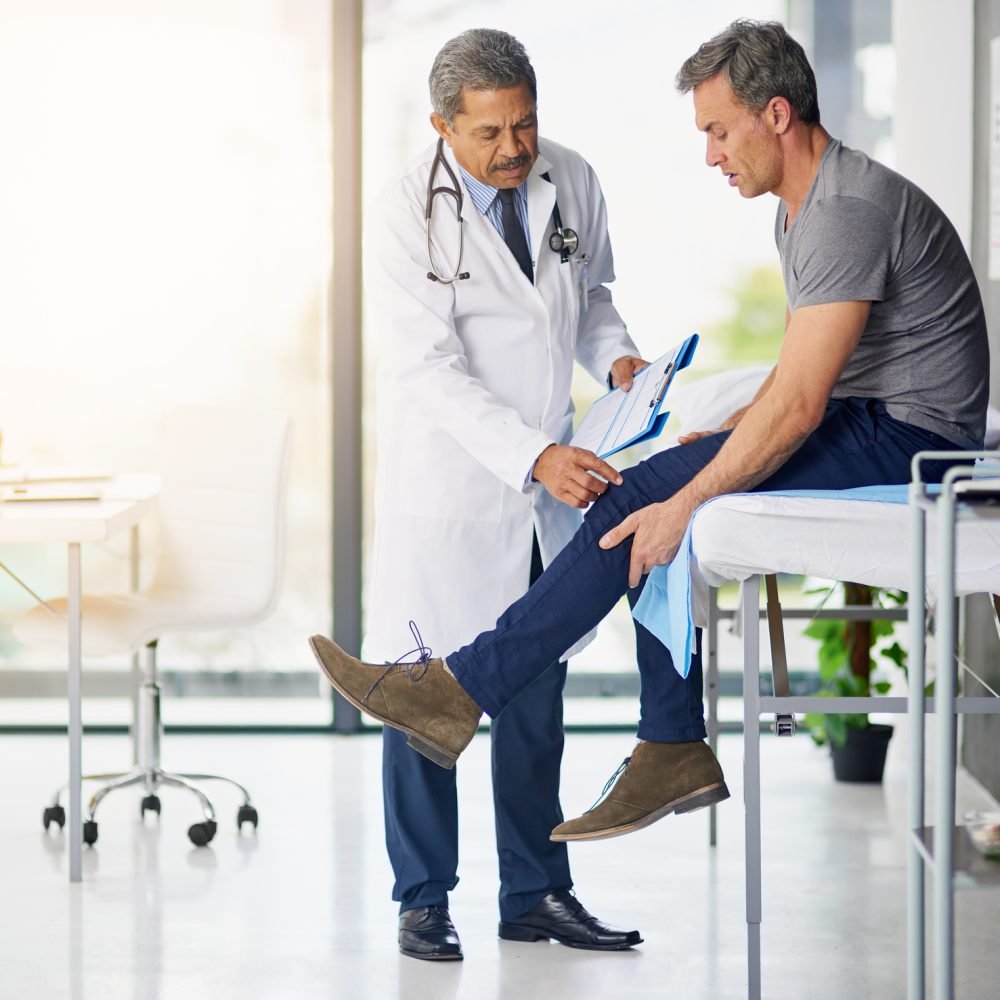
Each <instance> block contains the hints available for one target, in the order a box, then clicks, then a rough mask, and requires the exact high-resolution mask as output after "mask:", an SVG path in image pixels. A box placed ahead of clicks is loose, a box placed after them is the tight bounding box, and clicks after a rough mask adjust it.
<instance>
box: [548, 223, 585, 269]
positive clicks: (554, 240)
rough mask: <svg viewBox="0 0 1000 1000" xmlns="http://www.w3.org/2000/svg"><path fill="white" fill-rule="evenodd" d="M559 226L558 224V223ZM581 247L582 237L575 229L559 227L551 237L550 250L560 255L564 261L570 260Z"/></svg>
mask: <svg viewBox="0 0 1000 1000" xmlns="http://www.w3.org/2000/svg"><path fill="white" fill-rule="evenodd" d="M556 225H557V226H558V222H557V223H556ZM579 247H580V237H579V236H577V235H576V230H575V229H563V228H562V227H559V228H557V229H556V231H555V232H554V233H552V234H551V235H550V236H549V248H550V249H552V250H554V251H555V252H556V253H557V254H559V255H560V256H561V257H562V259H563V260H564V261H566V260H568V259H569V258H570V257H572V256H573V254H575V253H576V251H577V250H578V249H579Z"/></svg>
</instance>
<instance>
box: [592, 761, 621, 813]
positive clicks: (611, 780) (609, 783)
mask: <svg viewBox="0 0 1000 1000" xmlns="http://www.w3.org/2000/svg"><path fill="white" fill-rule="evenodd" d="M631 759H632V757H631V755H630V756H628V757H626V758H625V759H624V760H623V761H622V762H621V763H620V764H619V765H618V770H616V771H615V773H614V774H612V775H611V777H610V778H608V781H607V784H605V786H604V787H603V788H602V789H601V794H600V795H598V796H597V801H596V802H595V803H594V804H593V805H592V806H591V807H590V808H589V809H588V810H587V812H593V811H594V810H595V809H596V808H597V807H598V806H599V805H600V804H601V803H602V802H603V801H604V799H605V796H606V795H607V794H608V792H610V791H611V789H612V788H613V787H614V784H615V782H616V781H617V780H618V776H619V775H622V774H624V773H625V772H626V771H627V770H628V765H629V761H630V760H631Z"/></svg>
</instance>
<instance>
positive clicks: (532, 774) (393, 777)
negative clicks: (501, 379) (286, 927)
mask: <svg viewBox="0 0 1000 1000" xmlns="http://www.w3.org/2000/svg"><path fill="white" fill-rule="evenodd" d="M541 571H542V561H541V556H540V554H539V552H538V545H537V542H536V543H535V544H534V545H533V548H532V554H531V580H532V581H534V580H535V579H537V578H538V577H539V576H540V575H541ZM566 648H567V649H568V648H569V647H568V646H567V647H566ZM564 652H565V650H562V649H561V650H559V652H557V653H555V654H553V656H552V657H550V659H549V663H548V664H547V665H546V666H545V667H544V668H542V669H541V670H536V671H535V674H534V676H533V677H532V679H531V680H530V681H529V682H528V683H527V684H526V685H525V686H524V688H525V689H524V690H522V691H521V693H520V695H519V696H518V697H515V698H512V699H511V701H510V704H509V705H508V707H507V710H506V711H505V712H504V713H503V716H502V717H501V718H498V719H494V720H493V723H492V725H491V727H490V736H491V741H492V760H493V808H494V814H495V817H496V837H497V856H498V860H499V867H500V919H501V920H514V919H516V918H517V917H520V916H522V915H523V914H524V913H526V912H527V911H528V910H530V909H531V908H532V907H533V906H534V905H535V903H537V902H538V900H539V899H541V898H542V896H544V895H545V894H546V893H547V892H551V891H552V890H553V889H560V888H569V887H571V886H572V884H573V880H572V878H571V877H570V871H569V857H568V854H567V850H566V845H565V844H554V843H553V842H552V841H551V840H549V834H550V833H551V831H552V828H553V827H554V826H558V825H559V824H560V823H561V822H562V821H563V814H562V809H561V808H560V805H559V768H560V764H561V762H562V751H563V718H562V694H563V686H564V685H565V683H566V664H565V663H558V662H554V661H555V660H556V658H557V657H559V656H560V655H562V653H564ZM456 770H457V768H456ZM456 770H445V769H444V768H442V767H438V765H437V764H432V763H431V762H430V761H429V760H428V759H427V758H426V757H423V756H421V755H420V754H418V753H415V752H414V751H413V750H411V749H410V748H409V747H408V746H407V745H406V737H405V736H404V735H403V734H402V733H400V732H399V731H398V730H395V729H390V728H389V727H388V726H386V727H385V728H384V729H383V730H382V793H383V797H384V802H385V842H386V847H387V848H388V850H389V860H390V862H391V863H392V870H393V872H394V874H395V877H396V881H395V885H394V886H393V892H392V898H393V899H394V900H396V901H397V902H398V903H399V904H400V907H399V909H400V912H402V911H404V910H410V909H414V908H416V907H418V906H435V905H444V906H447V905H448V893H449V891H450V890H452V889H454V888H455V886H456V885H457V884H458V874H457V872H458V798H457V794H456Z"/></svg>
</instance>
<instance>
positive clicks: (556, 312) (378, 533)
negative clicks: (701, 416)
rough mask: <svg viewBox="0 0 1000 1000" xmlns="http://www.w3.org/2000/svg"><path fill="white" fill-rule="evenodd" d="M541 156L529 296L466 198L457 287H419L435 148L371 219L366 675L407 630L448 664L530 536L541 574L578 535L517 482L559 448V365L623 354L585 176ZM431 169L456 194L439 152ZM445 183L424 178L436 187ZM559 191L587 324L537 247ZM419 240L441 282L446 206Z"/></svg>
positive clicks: (560, 160) (451, 230) (545, 153)
mask: <svg viewBox="0 0 1000 1000" xmlns="http://www.w3.org/2000/svg"><path fill="white" fill-rule="evenodd" d="M539 148H540V155H539V157H538V160H537V161H536V163H535V165H534V168H533V169H532V172H531V174H530V176H529V177H528V179H527V181H526V183H527V185H528V188H527V195H528V216H529V231H530V240H531V247H530V249H531V255H532V259H533V261H534V269H535V284H534V286H532V285H531V284H530V283H529V282H528V280H527V279H526V278H525V276H524V275H523V274H522V272H521V270H520V268H519V267H518V265H517V262H516V261H515V259H514V256H513V254H512V253H511V252H510V250H509V249H508V248H507V246H506V245H505V244H504V242H503V240H502V238H501V237H500V235H499V234H498V233H497V231H496V230H495V229H494V227H493V226H492V224H491V223H490V221H489V219H488V218H486V217H485V216H482V215H480V214H479V212H478V211H477V210H476V207H475V205H474V204H473V202H472V199H471V198H469V197H468V196H467V195H466V197H465V202H464V208H463V212H462V216H463V219H464V222H463V224H462V225H463V226H464V229H465V249H464V254H463V257H462V270H463V271H468V272H469V274H470V278H469V279H468V280H465V281H458V282H455V283H454V284H452V285H445V284H442V283H440V282H435V281H430V280H428V278H427V272H428V269H429V268H428V260H427V245H426V233H425V228H424V204H425V199H426V189H427V180H428V175H429V173H430V165H431V161H432V159H433V155H434V147H433V146H431V147H430V148H429V149H428V150H427V151H425V153H424V154H422V155H421V156H420V157H418V158H417V159H416V160H415V161H414V162H413V163H412V164H411V165H410V166H409V167H408V168H407V170H406V171H405V172H404V173H403V174H402V176H401V177H399V178H398V179H397V180H395V181H394V182H393V183H391V184H390V185H389V186H388V187H387V188H386V189H385V190H384V191H383V192H382V194H381V195H380V196H379V197H378V199H377V200H376V203H375V204H374V206H373V208H372V210H371V211H370V213H369V216H368V224H367V225H366V229H365V289H366V299H365V301H366V310H367V312H366V323H367V325H368V329H369V331H370V333H371V334H372V335H373V341H372V342H373V343H375V345H376V350H377V353H378V373H377V379H376V406H377V421H378V423H377V437H378V458H377V465H376V481H375V542H374V552H373V553H372V561H371V569H370V573H369V587H368V593H367V601H366V613H367V614H366V618H367V628H366V636H365V644H364V655H365V658H366V659H368V660H370V661H374V662H383V661H388V660H395V659H396V658H397V657H399V656H400V655H401V654H403V653H404V652H406V651H407V650H409V649H411V648H412V646H413V641H412V637H411V635H410V631H409V628H408V622H409V621H410V620H411V619H412V620H413V621H415V622H416V623H417V625H418V626H419V628H420V631H421V634H422V636H423V638H424V641H425V642H426V643H427V644H428V645H430V646H431V647H432V649H433V650H434V653H435V655H443V654H446V653H448V652H450V651H452V650H454V649H456V648H458V647H459V646H461V645H463V644H465V643H467V642H468V641H469V640H471V639H472V638H474V637H475V636H476V635H477V634H478V633H479V632H481V631H483V630H484V629H487V628H491V627H492V626H493V625H494V623H495V622H496V619H497V617H498V615H499V614H500V613H501V612H502V611H503V610H504V609H505V608H506V607H507V606H508V605H509V604H511V603H512V602H513V601H514V600H515V599H516V598H518V597H520V596H521V595H522V594H523V593H524V592H525V590H527V588H528V577H529V568H530V557H531V539H532V530H534V531H535V532H536V533H537V536H538V541H539V546H540V549H541V554H542V560H543V563H544V564H546V565H548V563H549V562H551V560H552V558H553V557H554V556H555V555H556V553H557V552H558V551H559V550H560V549H561V548H562V547H563V546H564V545H565V544H566V542H567V541H568V540H569V539H570V537H571V536H572V534H573V532H574V531H575V530H576V528H577V526H578V525H579V523H580V513H579V512H578V511H576V510H574V509H573V508H571V507H568V506H566V505H565V504H562V503H560V502H559V501H557V500H555V499H554V498H553V497H552V496H551V495H550V494H549V493H548V491H547V490H545V489H544V488H543V487H541V486H540V485H539V484H537V483H531V482H530V471H531V468H532V465H533V463H534V461H535V459H536V458H537V457H538V455H539V454H540V453H541V452H542V450H543V449H544V448H545V447H547V446H548V445H549V444H552V443H565V442H566V441H568V440H569V438H570V436H571V432H572V418H573V405H572V402H571V399H570V381H571V377H572V369H573V359H574V356H575V357H576V359H577V360H579V361H580V363H581V364H582V365H583V366H584V367H585V368H586V369H587V370H588V371H589V372H590V373H591V374H592V375H593V376H594V377H595V378H596V379H598V380H600V381H603V380H604V379H605V378H606V376H607V373H608V371H609V369H610V366H611V364H612V362H613V361H615V360H616V359H617V358H619V357H622V356H623V355H627V354H638V350H637V349H636V346H635V344H634V343H633V342H632V340H631V339H630V338H629V336H628V334H627V332H626V330H625V324H624V323H623V322H622V319H621V317H620V316H619V315H618V312H617V311H616V310H615V308H614V305H613V304H612V301H611V293H610V292H609V290H608V289H607V287H605V286H606V284H607V283H608V282H610V281H612V280H613V279H614V269H613V261H612V256H611V246H610V243H609V240H608V232H607V220H606V214H605V207H604V197H603V195H602V193H601V189H600V186H599V184H598V182H597V178H596V176H595V174H594V171H593V169H592V168H591V167H590V165H589V164H588V163H586V162H585V161H584V160H583V158H582V157H581V156H579V155H578V154H577V153H575V152H573V151H572V150H569V149H566V148H565V147H563V146H560V145H557V144H556V143H554V142H550V141H546V140H542V141H540V143H539ZM446 155H447V156H448V158H449V162H450V163H451V165H452V168H453V169H454V170H455V173H456V175H458V176H459V178H460V181H459V182H460V183H461V175H460V174H459V172H458V167H457V164H456V163H455V160H454V157H453V155H452V154H451V151H450V150H448V149H447V147H446ZM546 172H549V174H550V178H551V183H550V182H549V181H546V180H544V179H543V178H542V176H541V175H542V174H543V173H546ZM448 184H450V182H449V181H448V179H447V176H446V173H445V171H444V170H443V168H441V167H439V168H438V171H437V174H436V176H435V185H448ZM557 188H558V197H559V210H560V215H561V218H562V222H563V225H564V226H566V227H569V228H572V229H574V230H576V232H577V233H578V234H579V237H580V246H579V250H578V256H579V254H581V253H586V254H587V255H588V256H589V258H590V260H589V266H588V267H587V268H586V269H582V270H583V273H584V274H587V276H588V282H587V283H588V286H589V308H588V309H587V310H586V311H583V310H582V308H581V307H582V297H581V294H580V287H581V286H580V278H581V267H580V264H579V262H571V263H565V264H564V263H561V262H560V258H559V254H558V253H555V252H553V251H552V250H551V249H550V248H549V246H548V238H549V235H550V234H551V233H552V231H553V222H552V206H553V203H554V201H555V196H556V190H557ZM463 193H464V191H463ZM432 235H433V239H434V244H435V252H436V255H437V260H438V261H439V270H440V271H441V273H442V274H451V273H453V266H454V261H455V257H456V251H457V245H458V243H457V241H458V221H457V219H456V217H455V203H454V200H453V199H451V198H449V197H448V196H439V197H438V199H437V200H436V202H435V206H434V227H433V230H432ZM449 268H450V269H451V270H447V269H449ZM588 638H589V637H588ZM584 644H585V641H581V642H580V643H578V644H577V646H576V647H575V648H574V650H572V652H575V651H576V650H578V649H580V648H582V646H583V645H584Z"/></svg>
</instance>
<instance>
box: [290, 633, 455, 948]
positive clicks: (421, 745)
mask: <svg viewBox="0 0 1000 1000" xmlns="http://www.w3.org/2000/svg"><path fill="white" fill-rule="evenodd" d="M309 648H310V649H311V650H312V651H313V656H315V657H316V662H317V663H318V664H319V668H320V670H322V671H323V676H324V677H325V678H326V679H327V681H328V682H329V683H330V686H331V687H332V688H333V689H334V690H335V691H336V692H337V693H338V694H339V695H340V696H341V697H342V698H345V699H346V700H347V701H349V702H350V703H351V704H352V705H353V706H354V707H355V708H356V709H357V710H358V711H359V712H364V713H365V715H367V716H370V717H371V718H372V719H375V720H376V721H377V722H381V723H382V724H383V725H384V726H389V727H390V728H391V729H398V730H399V731H400V732H401V733H404V734H405V735H406V742H407V744H408V745H409V746H410V747H412V748H413V749H414V750H416V751H417V753H419V754H422V755H423V756H424V757H426V758H427V759H428V760H430V761H433V762H434V763H435V764H437V765H438V767H443V768H446V769H448V770H451V769H452V768H453V767H454V766H455V761H457V760H458V754H455V753H452V752H451V751H450V750H445V749H444V747H439V746H438V745H437V744H436V743H431V742H430V741H429V740H428V739H427V737H426V736H424V735H422V734H421V733H415V732H414V731H413V730H412V729H408V728H407V727H406V726H404V725H401V724H400V723H398V722H393V721H392V719H387V718H385V716H383V715H379V713H378V712H376V711H373V709H372V708H371V706H370V705H362V704H361V702H360V701H359V700H358V699H357V698H355V697H354V695H352V694H351V692H350V691H348V690H346V689H345V688H344V687H343V685H342V684H341V683H340V681H338V680H337V679H336V678H335V677H333V676H332V675H331V674H330V671H329V670H327V668H326V663H325V662H324V660H323V657H322V656H320V652H319V650H318V649H317V648H316V644H315V643H314V642H313V641H312V639H310V640H309ZM410 957H411V958H418V957H424V956H417V955H411V956H410Z"/></svg>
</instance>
